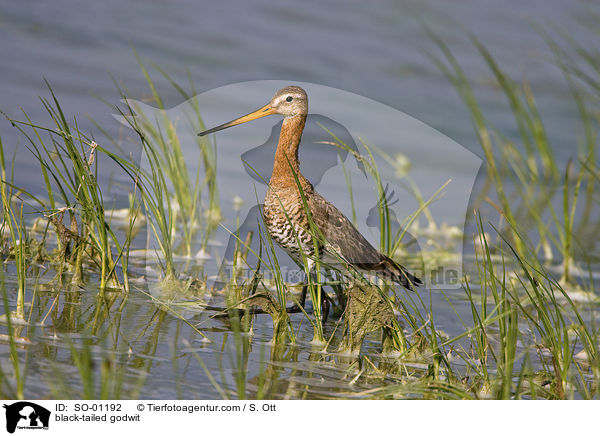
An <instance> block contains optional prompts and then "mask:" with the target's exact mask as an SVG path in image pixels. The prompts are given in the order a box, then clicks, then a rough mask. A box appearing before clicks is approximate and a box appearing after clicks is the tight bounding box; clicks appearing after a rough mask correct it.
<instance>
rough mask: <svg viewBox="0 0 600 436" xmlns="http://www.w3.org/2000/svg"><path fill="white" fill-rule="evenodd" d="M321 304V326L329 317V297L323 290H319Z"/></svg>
mask: <svg viewBox="0 0 600 436" xmlns="http://www.w3.org/2000/svg"><path fill="white" fill-rule="evenodd" d="M321 304H322V305H323V306H322V307H321V310H322V313H321V319H322V321H323V324H325V323H326V322H327V317H328V316H329V296H328V295H327V294H326V293H325V291H324V290H323V289H321Z"/></svg>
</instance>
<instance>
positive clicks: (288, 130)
mask: <svg viewBox="0 0 600 436" xmlns="http://www.w3.org/2000/svg"><path fill="white" fill-rule="evenodd" d="M305 123H306V115H296V116H293V117H286V118H284V119H283V124H282V126H281V133H280V135H279V143H278V144H277V151H275V162H274V163H273V173H272V174H271V181H270V182H269V185H270V186H271V187H272V188H290V187H295V186H297V183H296V179H295V178H294V173H295V174H296V176H297V177H298V180H299V181H300V184H301V185H302V188H303V189H304V190H305V191H306V190H307V189H308V188H312V185H311V184H310V182H309V181H308V180H307V179H306V178H305V177H304V176H303V175H302V174H301V173H300V161H299V160H298V146H299V145H300V139H301V138H302V131H303V130H304V124H305Z"/></svg>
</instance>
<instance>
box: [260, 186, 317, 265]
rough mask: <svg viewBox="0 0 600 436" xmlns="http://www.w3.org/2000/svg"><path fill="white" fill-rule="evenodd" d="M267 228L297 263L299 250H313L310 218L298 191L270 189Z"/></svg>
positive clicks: (266, 219) (268, 192)
mask: <svg viewBox="0 0 600 436" xmlns="http://www.w3.org/2000/svg"><path fill="white" fill-rule="evenodd" d="M263 214H264V220H265V226H266V227H267V230H268V232H269V234H270V235H271V237H272V238H273V239H274V240H275V242H277V243H278V244H279V245H280V246H281V247H282V248H283V249H284V250H285V251H286V252H288V254H290V256H292V258H293V259H294V260H296V261H298V259H300V258H301V256H300V253H299V250H302V251H304V252H305V253H307V254H308V253H310V252H312V250H313V243H312V237H311V233H310V230H309V229H310V228H309V224H308V217H307V214H306V211H305V210H304V205H303V202H302V197H300V195H299V193H298V190H297V189H279V190H275V189H269V190H268V191H267V195H266V197H265V205H264V209H263Z"/></svg>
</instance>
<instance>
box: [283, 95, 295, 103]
mask: <svg viewBox="0 0 600 436" xmlns="http://www.w3.org/2000/svg"><path fill="white" fill-rule="evenodd" d="M292 100H293V98H292V97H291V96H289V97H288V98H286V99H285V101H287V102H290V101H292Z"/></svg>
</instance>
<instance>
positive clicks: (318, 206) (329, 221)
mask: <svg viewBox="0 0 600 436" xmlns="http://www.w3.org/2000/svg"><path fill="white" fill-rule="evenodd" d="M308 204H309V207H310V212H311V214H312V218H313V221H314V223H315V225H316V226H317V228H318V229H319V230H320V231H321V232H322V233H323V236H324V237H325V240H326V242H327V245H326V247H325V248H326V250H328V251H334V252H335V253H337V254H338V255H339V256H341V257H342V258H343V259H344V260H345V261H346V262H348V263H350V264H353V265H356V266H358V267H363V268H364V269H369V268H368V265H374V264H377V263H379V262H381V261H382V255H381V254H379V252H378V251H377V250H376V249H375V248H374V247H373V246H372V245H371V244H370V243H369V241H367V240H366V239H365V238H364V236H363V235H361V234H360V232H359V231H358V230H357V229H356V227H354V225H353V224H352V223H351V222H350V220H349V219H348V218H346V217H345V216H344V214H342V213H341V212H340V211H339V210H338V209H337V208H336V207H335V206H334V205H332V204H331V203H329V202H328V201H327V200H325V199H324V198H323V197H321V196H320V195H319V194H318V193H316V192H315V195H313V196H310V197H309V198H308Z"/></svg>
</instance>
